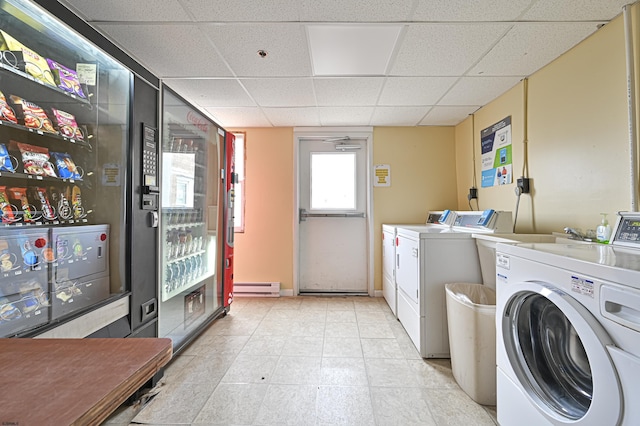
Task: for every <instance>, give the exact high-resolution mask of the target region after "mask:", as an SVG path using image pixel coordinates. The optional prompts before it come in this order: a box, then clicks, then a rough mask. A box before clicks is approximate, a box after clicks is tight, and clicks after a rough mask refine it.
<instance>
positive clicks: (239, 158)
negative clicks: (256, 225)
mask: <svg viewBox="0 0 640 426" xmlns="http://www.w3.org/2000/svg"><path fill="white" fill-rule="evenodd" d="M234 135H235V137H236V142H235V151H234V161H235V172H236V175H237V177H238V179H237V181H236V184H235V187H234V193H235V201H234V205H233V230H234V232H244V163H245V155H244V152H245V151H244V148H245V140H244V137H245V134H244V133H234Z"/></svg>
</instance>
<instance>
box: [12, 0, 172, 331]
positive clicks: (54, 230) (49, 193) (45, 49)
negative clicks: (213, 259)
mask: <svg viewBox="0 0 640 426" xmlns="http://www.w3.org/2000/svg"><path fill="white" fill-rule="evenodd" d="M38 3H40V4H42V5H43V6H39V5H38ZM45 7H46V8H47V9H45ZM61 14H62V15H64V22H63V18H61V17H60V15H61ZM73 28H82V29H83V30H84V31H85V33H83V35H80V33H78V32H77V31H76V30H74V29H73ZM96 43H100V46H98V45H97V44H96ZM157 86H159V82H158V81H157V79H156V78H155V77H153V75H151V74H150V73H148V71H146V70H145V69H143V68H142V67H141V66H140V65H139V64H136V63H135V62H134V61H133V60H132V59H131V58H129V57H127V56H126V55H125V54H124V53H123V52H122V51H120V50H119V49H117V48H116V47H115V46H113V45H112V44H110V43H109V42H107V41H106V40H105V39H104V38H103V37H101V36H100V35H99V34H98V33H96V32H95V31H91V29H90V27H88V26H87V25H86V24H85V23H83V22H82V21H80V19H79V18H77V17H76V16H75V15H74V14H72V13H70V12H69V11H68V10H67V9H65V8H63V7H62V6H60V4H59V3H57V2H46V1H40V2H34V1H28V0H2V1H0V212H1V224H0V337H32V336H38V337H48V336H50V337H87V336H113V337H125V336H129V335H132V334H136V333H137V334H138V335H145V336H154V335H157V329H156V325H155V323H156V321H157V304H156V302H155V297H156V294H157V293H156V291H157V274H156V272H155V271H156V269H157V250H158V244H157V228H154V222H153V213H154V211H155V214H156V215H157V211H158V208H159V207H158V205H157V202H156V204H155V205H150V206H147V208H145V206H144V205H143V204H141V202H140V197H141V193H142V192H144V190H145V188H146V189H150V190H151V191H147V192H151V194H150V195H152V196H153V195H154V196H155V197H156V198H157V197H158V195H157V193H158V191H157V188H155V187H154V186H153V185H147V186H145V185H144V182H141V179H142V176H143V173H142V172H141V169H143V168H144V165H145V164H149V163H145V162H143V160H142V158H141V155H142V151H143V148H142V147H143V146H144V144H145V143H146V142H145V140H146V139H145V134H144V133H143V122H144V123H145V125H146V127H147V128H151V129H152V130H153V129H155V130H154V131H153V132H152V133H151V138H155V139H154V140H157V139H158V132H157V127H158V125H157V123H158V93H159V89H158V87H157ZM147 139H148V138H147ZM148 144H149V143H147V145H148ZM151 145H153V144H152V143H151ZM156 157H157V153H156ZM145 160H149V161H151V160H150V159H149V158H147V157H145ZM154 160H155V157H154ZM153 191H155V192H153ZM152 201H153V197H152ZM151 204H153V202H152V203H151ZM154 208H155V210H154ZM141 248H142V249H141ZM142 329H145V331H144V332H140V331H139V330H142Z"/></svg>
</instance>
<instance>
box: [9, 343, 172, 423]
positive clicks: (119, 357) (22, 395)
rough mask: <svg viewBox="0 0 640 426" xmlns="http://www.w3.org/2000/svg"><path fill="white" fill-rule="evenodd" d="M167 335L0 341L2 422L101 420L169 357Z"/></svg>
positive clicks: (98, 421) (170, 350) (97, 421)
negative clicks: (152, 337) (165, 337)
mask: <svg viewBox="0 0 640 426" xmlns="http://www.w3.org/2000/svg"><path fill="white" fill-rule="evenodd" d="M171 355H172V343H171V339H164V338H158V339H151V338H131V339H115V338H114V339H0V386H1V389H0V425H19V426H30V425H37V426H40V425H56V426H58V425H93V424H100V423H101V422H103V421H104V420H105V419H106V418H107V417H108V416H109V415H110V414H111V413H112V412H113V411H115V410H116V409H117V408H118V407H119V406H120V405H121V404H122V403H123V402H125V401H126V400H127V398H129V397H130V396H131V395H132V394H133V393H134V392H136V391H137V390H138V389H140V388H141V387H142V386H143V385H144V384H145V383H146V382H147V381H148V380H150V379H151V378H152V377H153V376H154V375H155V374H156V373H157V372H158V371H159V370H160V368H162V367H163V366H164V365H166V364H167V363H168V362H169V360H170V359H171Z"/></svg>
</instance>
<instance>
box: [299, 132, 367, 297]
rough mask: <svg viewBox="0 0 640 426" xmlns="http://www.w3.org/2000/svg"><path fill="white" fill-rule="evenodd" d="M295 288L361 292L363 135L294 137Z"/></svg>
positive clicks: (363, 267)
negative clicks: (296, 144) (296, 191)
mask: <svg viewBox="0 0 640 426" xmlns="http://www.w3.org/2000/svg"><path fill="white" fill-rule="evenodd" d="M298 152H299V156H300V157H299V161H298V164H299V167H298V187H299V197H298V207H299V210H298V212H299V213H298V219H299V227H298V235H299V244H298V246H299V277H298V279H299V280H298V282H299V291H300V293H366V292H367V288H368V276H367V271H368V267H367V253H368V250H367V217H366V211H367V208H366V206H367V190H366V185H367V171H366V164H367V163H366V159H367V141H366V139H349V138H346V137H344V138H333V139H325V140H318V139H304V138H301V139H299V151H298Z"/></svg>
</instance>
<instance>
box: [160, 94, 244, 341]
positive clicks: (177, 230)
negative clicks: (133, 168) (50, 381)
mask: <svg viewBox="0 0 640 426" xmlns="http://www.w3.org/2000/svg"><path fill="white" fill-rule="evenodd" d="M233 142H234V136H233V134H232V133H229V132H227V131H225V130H224V129H223V128H221V127H220V126H218V125H217V124H216V123H214V122H213V121H212V120H210V119H209V118H207V117H205V116H204V115H202V114H201V113H200V112H198V110H196V109H195V108H194V107H193V106H191V105H190V104H189V103H188V102H186V101H185V100H184V99H182V98H181V97H180V96H179V95H177V94H176V93H175V92H173V91H172V90H171V89H170V88H168V87H166V86H165V87H163V90H162V159H161V160H162V192H161V218H160V223H161V241H162V243H161V245H162V256H161V271H162V272H161V280H160V290H159V294H160V310H159V336H160V337H170V338H171V339H172V340H173V342H174V352H177V351H179V350H180V349H181V348H182V347H184V345H185V344H186V343H188V342H189V341H191V340H192V339H193V338H194V337H196V336H197V335H198V334H199V332H200V331H202V330H203V329H204V327H205V326H207V325H208V324H209V323H210V322H211V321H212V320H213V319H215V318H216V317H218V316H219V315H221V314H224V313H226V312H227V311H228V310H229V306H230V303H231V300H232V297H230V296H229V294H231V293H232V291H233V290H232V287H231V286H232V278H233V263H232V254H233V253H232V250H233V183H234V182H233V161H232V160H233Z"/></svg>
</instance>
